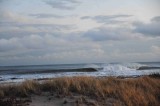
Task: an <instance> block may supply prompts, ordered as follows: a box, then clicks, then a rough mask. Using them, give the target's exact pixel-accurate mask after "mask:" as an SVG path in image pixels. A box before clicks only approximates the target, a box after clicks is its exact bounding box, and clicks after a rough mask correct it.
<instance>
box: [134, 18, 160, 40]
mask: <svg viewBox="0 0 160 106" xmlns="http://www.w3.org/2000/svg"><path fill="white" fill-rule="evenodd" d="M133 25H134V26H135V29H134V32H137V33H141V34H144V35H146V36H152V37H157V36H160V16H157V17H154V18H152V19H151V22H150V23H147V24H146V23H143V22H136V23H134V24H133Z"/></svg>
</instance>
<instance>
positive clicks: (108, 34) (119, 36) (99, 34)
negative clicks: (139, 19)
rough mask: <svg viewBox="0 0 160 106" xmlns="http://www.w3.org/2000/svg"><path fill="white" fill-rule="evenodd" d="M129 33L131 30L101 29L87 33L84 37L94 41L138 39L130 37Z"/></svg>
mask: <svg viewBox="0 0 160 106" xmlns="http://www.w3.org/2000/svg"><path fill="white" fill-rule="evenodd" d="M129 31H130V30H129V29H122V28H105V27H99V28H96V29H91V30H89V31H87V32H85V33H84V35H83V37H87V38H90V39H91V40H93V41H107V40H112V41H119V40H127V39H133V38H136V37H135V36H134V35H128V33H129Z"/></svg>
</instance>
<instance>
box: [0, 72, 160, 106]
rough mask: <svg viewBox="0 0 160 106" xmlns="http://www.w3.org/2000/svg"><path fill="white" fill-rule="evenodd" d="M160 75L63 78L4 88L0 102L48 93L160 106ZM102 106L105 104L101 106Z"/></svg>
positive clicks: (132, 105)
mask: <svg viewBox="0 0 160 106" xmlns="http://www.w3.org/2000/svg"><path fill="white" fill-rule="evenodd" d="M157 76H159V75H156V74H154V75H149V76H142V77H138V78H124V79H122V78H115V77H102V78H100V77H83V76H81V77H63V78H53V79H49V80H46V81H41V82H39V81H35V80H31V81H25V82H23V83H21V84H17V85H5V86H4V85H1V86H0V98H1V99H3V98H9V97H15V98H16V97H28V96H30V95H32V94H36V95H40V94H41V93H42V92H49V93H50V94H56V95H58V96H59V97H61V96H71V95H73V94H79V95H84V96H88V97H91V98H93V99H95V100H97V101H101V102H103V103H104V101H106V100H108V98H112V99H114V103H113V104H114V105H115V106H159V104H160V77H157ZM102 105H103V104H102Z"/></svg>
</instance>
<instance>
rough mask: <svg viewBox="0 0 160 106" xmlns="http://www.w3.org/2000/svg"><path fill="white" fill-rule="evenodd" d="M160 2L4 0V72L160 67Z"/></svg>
mask: <svg viewBox="0 0 160 106" xmlns="http://www.w3.org/2000/svg"><path fill="white" fill-rule="evenodd" d="M159 5H160V1H159V0H0V66H10V65H40V64H73V63H111V62H149V61H160V12H159V10H160V7H159Z"/></svg>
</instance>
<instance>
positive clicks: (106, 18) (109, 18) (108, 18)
mask: <svg viewBox="0 0 160 106" xmlns="http://www.w3.org/2000/svg"><path fill="white" fill-rule="evenodd" d="M131 16H132V15H124V14H121V15H97V16H94V17H91V16H84V17H81V19H92V20H95V21H96V22H98V23H105V24H108V23H121V22H124V21H120V20H117V19H119V18H128V17H131Z"/></svg>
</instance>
